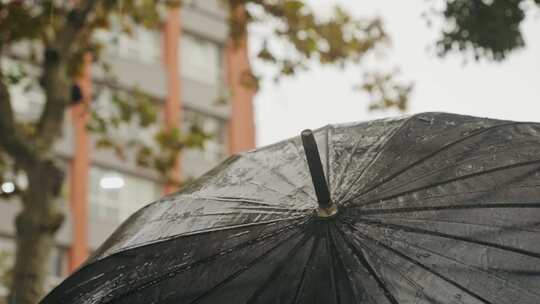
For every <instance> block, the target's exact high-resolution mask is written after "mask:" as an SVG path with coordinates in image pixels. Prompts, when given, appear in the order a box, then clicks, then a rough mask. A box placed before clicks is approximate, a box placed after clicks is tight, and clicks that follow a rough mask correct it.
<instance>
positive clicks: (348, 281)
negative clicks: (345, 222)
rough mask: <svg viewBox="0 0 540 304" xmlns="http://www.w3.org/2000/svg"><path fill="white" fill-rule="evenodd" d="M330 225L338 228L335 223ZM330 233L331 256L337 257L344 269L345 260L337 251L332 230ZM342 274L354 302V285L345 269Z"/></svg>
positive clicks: (355, 300)
mask: <svg viewBox="0 0 540 304" xmlns="http://www.w3.org/2000/svg"><path fill="white" fill-rule="evenodd" d="M332 226H334V229H336V230H338V228H337V226H336V225H335V223H332ZM330 234H331V238H330V242H331V243H330V245H331V246H330V248H331V250H332V252H333V256H335V257H337V259H335V260H336V261H337V262H338V263H339V265H340V266H341V268H342V269H343V270H345V269H346V267H345V262H343V257H342V256H341V254H339V251H338V249H337V245H336V240H335V236H334V233H332V231H330ZM344 274H345V278H346V279H347V283H348V284H349V288H351V291H352V296H353V298H354V302H355V303H356V302H358V300H357V299H356V293H355V288H354V285H353V283H352V280H351V278H350V277H349V274H348V273H347V271H344Z"/></svg>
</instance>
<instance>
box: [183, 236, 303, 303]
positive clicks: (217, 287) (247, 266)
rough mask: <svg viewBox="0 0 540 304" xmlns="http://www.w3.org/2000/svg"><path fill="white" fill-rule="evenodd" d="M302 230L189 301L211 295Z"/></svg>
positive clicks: (195, 300)
mask: <svg viewBox="0 0 540 304" xmlns="http://www.w3.org/2000/svg"><path fill="white" fill-rule="evenodd" d="M300 232H301V231H297V232H295V233H293V234H291V235H290V236H288V237H287V238H285V239H284V240H282V241H281V242H279V243H277V244H276V245H275V246H274V247H272V248H270V249H268V250H267V251H265V252H264V253H263V254H262V255H260V256H258V257H256V258H255V259H253V261H251V262H250V263H248V264H247V265H245V266H243V267H242V268H240V270H238V271H236V272H234V273H232V274H231V275H229V276H227V277H226V278H225V279H223V280H222V281H221V282H219V283H218V284H216V285H214V286H213V287H211V288H210V289H208V290H206V291H205V292H204V293H203V294H201V295H200V296H198V297H197V298H195V299H194V300H193V301H191V302H189V303H190V304H195V303H198V302H199V301H200V300H202V299H203V298H205V297H207V296H209V295H210V294H211V293H212V292H214V291H216V290H218V289H219V288H221V287H223V286H224V285H225V284H227V283H229V282H230V281H232V280H234V279H236V278H237V277H238V276H240V275H241V274H243V273H244V272H246V271H248V270H249V269H251V267H253V266H255V265H257V264H258V263H260V262H261V261H263V260H264V259H265V258H266V257H268V256H269V255H270V254H271V253H272V252H274V250H276V249H278V248H279V247H281V246H282V245H283V244H286V243H287V242H288V241H289V240H291V239H292V238H293V237H296V236H298V235H299V234H300Z"/></svg>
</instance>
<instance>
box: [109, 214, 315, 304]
mask: <svg viewBox="0 0 540 304" xmlns="http://www.w3.org/2000/svg"><path fill="white" fill-rule="evenodd" d="M307 222H308V220H306V221H304V222H302V223H300V224H294V225H289V226H285V227H282V228H280V229H279V230H277V231H273V232H272V233H267V234H266V235H263V236H262V237H261V236H260V237H257V238H255V239H251V240H248V241H246V242H242V243H240V244H238V245H236V246H234V247H233V248H230V249H229V250H227V251H225V252H226V253H225V254H222V252H221V251H220V252H218V253H216V254H214V255H211V256H209V257H206V258H204V259H200V260H198V261H195V262H193V263H190V264H186V265H181V266H179V267H177V269H174V270H171V271H168V272H165V273H163V274H161V275H160V276H157V277H154V278H153V279H151V280H148V281H147V282H146V283H143V284H141V285H139V286H138V287H137V288H135V289H132V290H128V291H126V292H124V293H122V294H119V295H116V296H113V297H112V298H111V299H108V300H105V301H101V302H100V303H102V304H108V303H112V302H113V301H115V300H118V299H120V298H124V297H126V296H129V295H132V294H135V293H137V292H139V291H140V290H143V289H146V288H148V287H150V286H153V285H155V284H158V283H160V282H162V281H166V280H168V279H170V278H171V277H174V276H176V275H178V274H179V273H182V272H183V271H185V270H189V269H191V268H193V267H197V266H198V265H202V264H204V263H205V262H206V260H208V261H213V260H214V259H215V258H219V257H223V256H226V255H227V253H230V252H234V251H235V250H239V249H243V248H247V247H249V246H252V245H255V244H257V243H259V242H260V241H262V240H265V239H268V238H272V237H275V236H278V235H280V234H282V233H285V232H287V231H291V230H294V229H300V228H302V226H304V225H305V224H306V223H307ZM300 232H301V230H300V231H298V232H296V233H293V235H295V234H297V233H300ZM289 237H292V235H291V236H289ZM171 274H173V275H172V276H171ZM105 297H106V296H105Z"/></svg>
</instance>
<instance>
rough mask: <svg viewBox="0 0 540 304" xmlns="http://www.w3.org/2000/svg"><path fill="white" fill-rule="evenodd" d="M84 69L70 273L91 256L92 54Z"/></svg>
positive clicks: (74, 114)
mask: <svg viewBox="0 0 540 304" xmlns="http://www.w3.org/2000/svg"><path fill="white" fill-rule="evenodd" d="M83 60H84V62H83V70H82V73H81V75H80V76H79V78H78V79H77V80H76V82H77V84H78V86H79V88H80V89H81V93H82V102H80V103H78V104H77V105H75V106H73V107H72V108H71V109H70V111H71V122H72V124H73V134H74V138H73V142H74V149H73V159H72V160H71V170H70V175H69V177H70V180H69V182H70V191H69V199H70V207H71V215H72V220H73V230H72V237H73V240H72V243H71V248H70V250H69V271H70V272H72V271H74V270H75V269H76V268H77V267H79V265H80V264H81V263H82V262H83V261H84V260H85V259H86V258H87V257H88V176H89V168H90V142H89V136H88V130H87V129H86V124H87V122H88V119H89V117H90V111H89V108H88V107H89V104H90V102H91V101H92V75H91V66H92V55H91V54H89V53H88V54H85V55H84V59H83Z"/></svg>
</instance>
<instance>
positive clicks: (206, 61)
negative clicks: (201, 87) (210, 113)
mask: <svg viewBox="0 0 540 304" xmlns="http://www.w3.org/2000/svg"><path fill="white" fill-rule="evenodd" d="M180 43H181V45H180V47H179V52H180V58H181V63H180V68H181V71H180V73H181V75H182V76H185V77H187V78H189V79H191V80H195V81H198V82H202V83H205V84H210V85H217V84H218V83H219V80H220V73H221V62H220V61H221V60H220V50H219V47H218V45H217V44H216V43H213V42H212V41H209V40H205V39H202V38H198V37H195V36H192V35H189V34H185V33H183V34H182V39H181V41H180Z"/></svg>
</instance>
